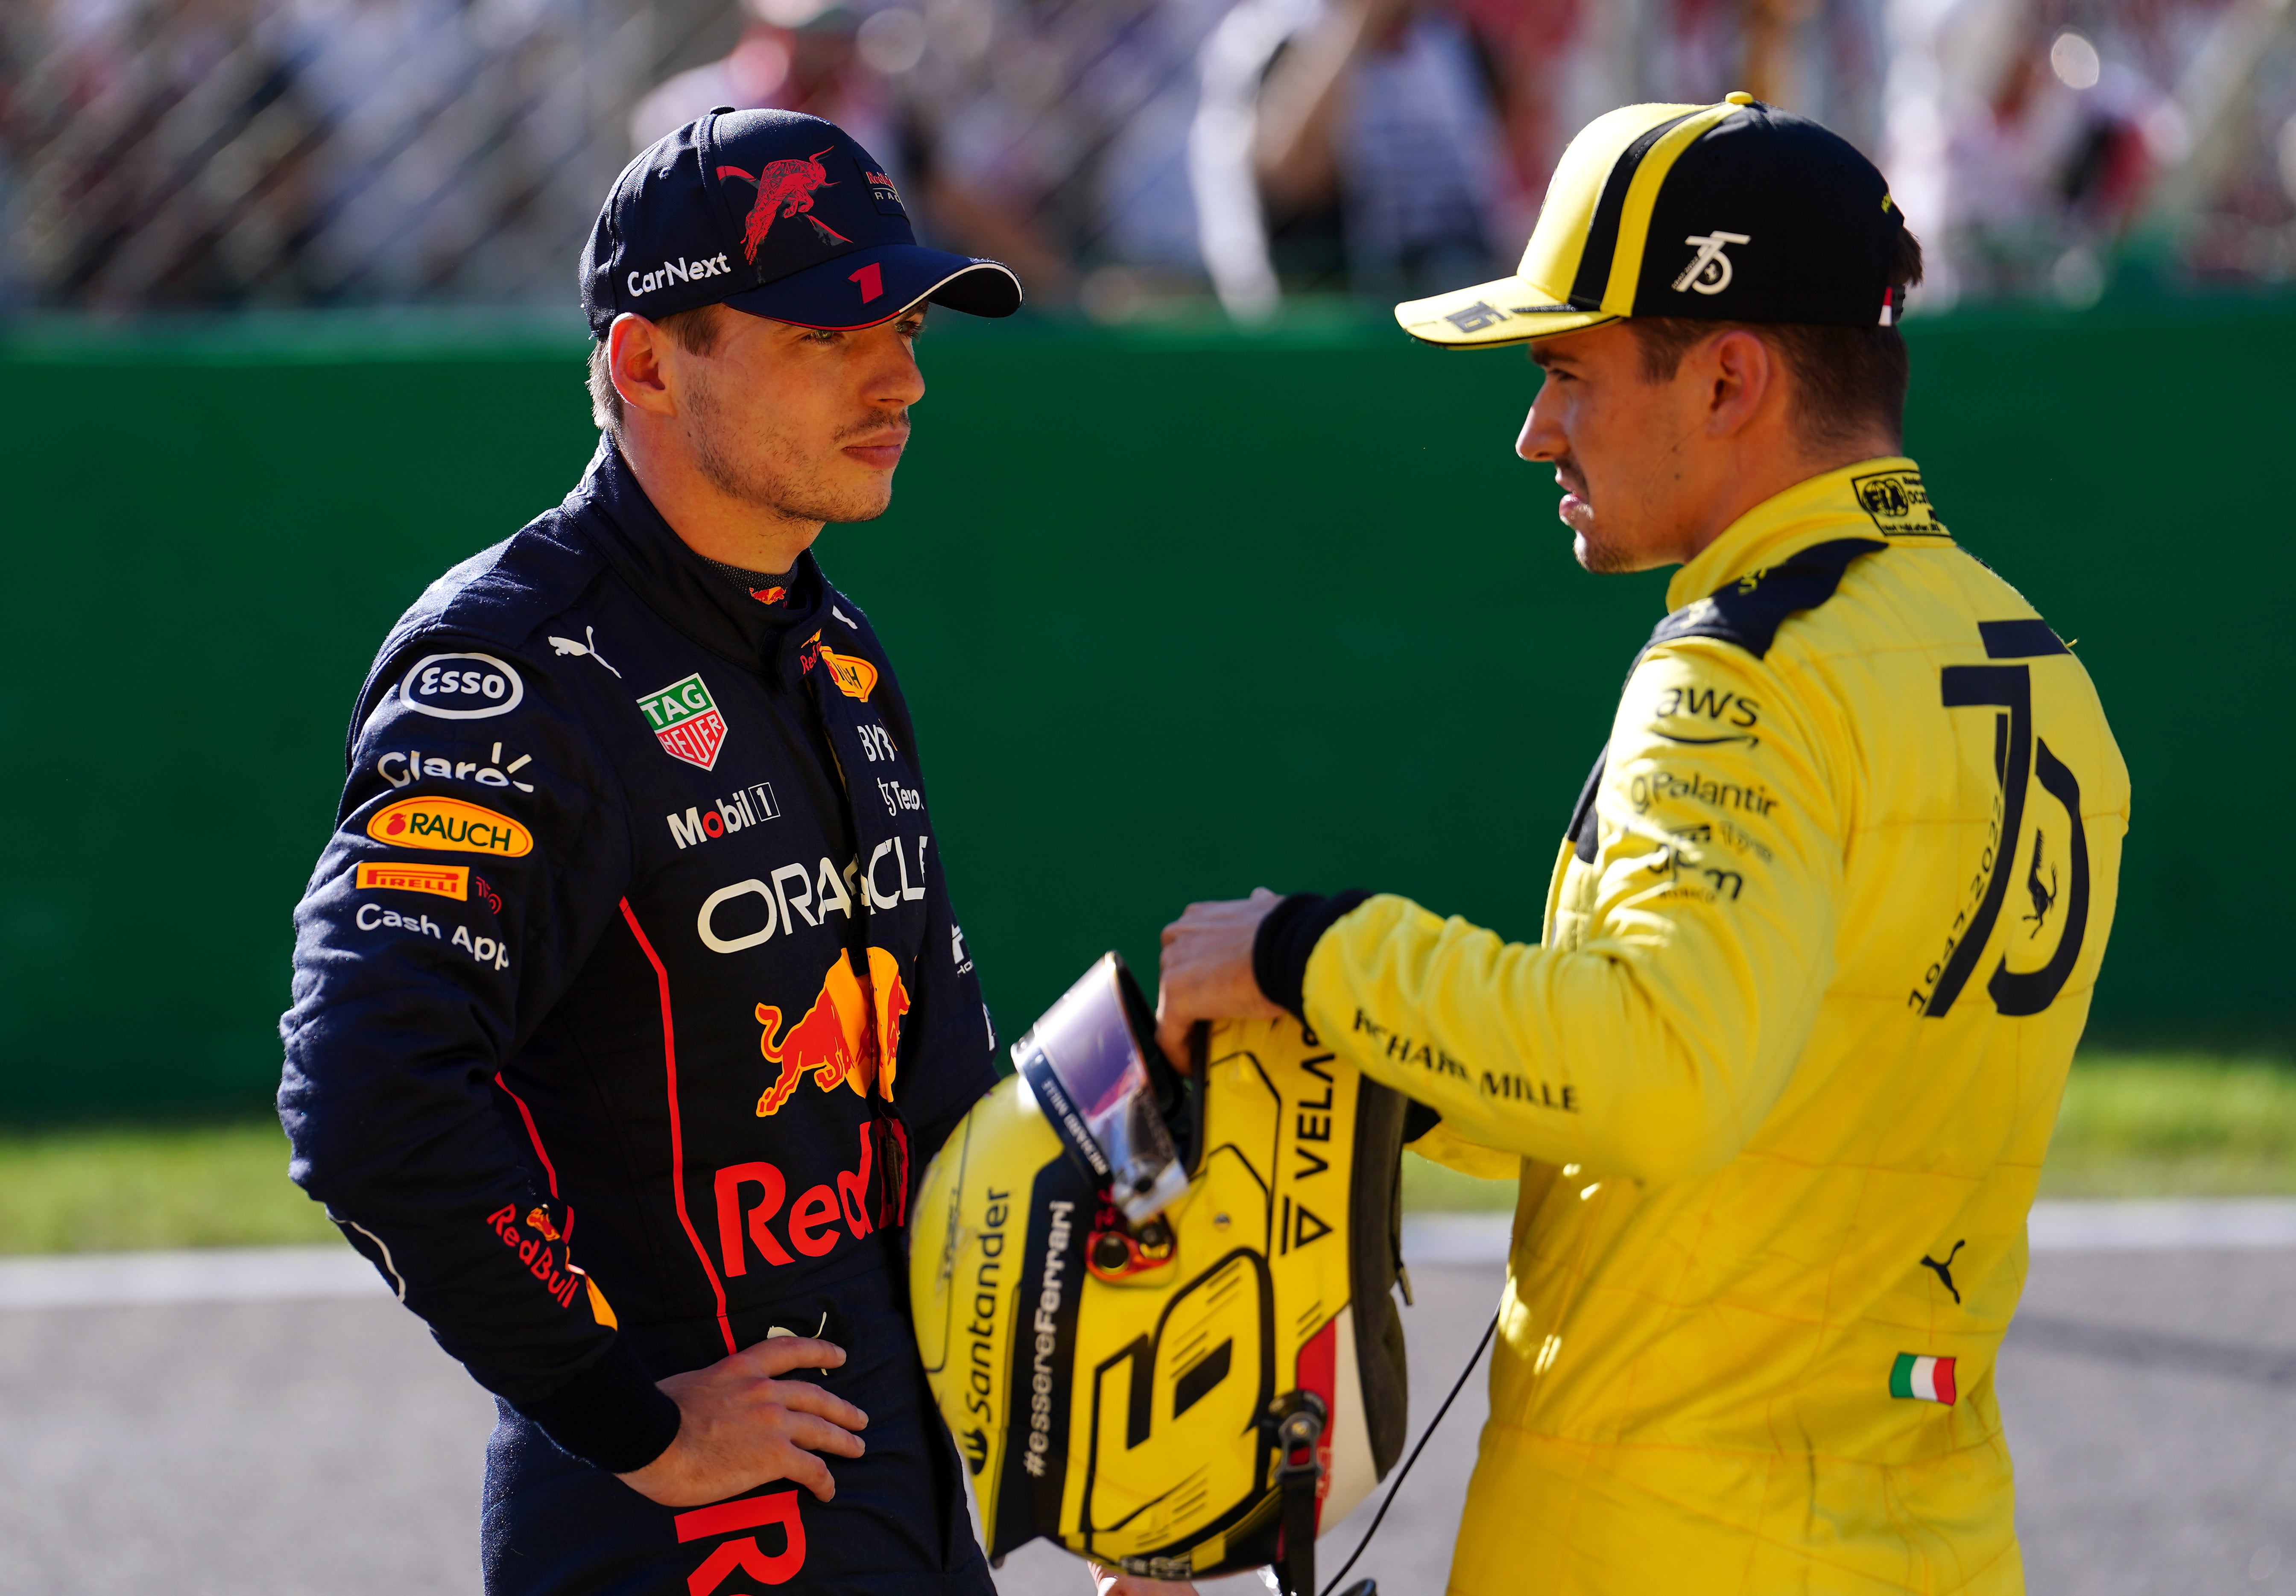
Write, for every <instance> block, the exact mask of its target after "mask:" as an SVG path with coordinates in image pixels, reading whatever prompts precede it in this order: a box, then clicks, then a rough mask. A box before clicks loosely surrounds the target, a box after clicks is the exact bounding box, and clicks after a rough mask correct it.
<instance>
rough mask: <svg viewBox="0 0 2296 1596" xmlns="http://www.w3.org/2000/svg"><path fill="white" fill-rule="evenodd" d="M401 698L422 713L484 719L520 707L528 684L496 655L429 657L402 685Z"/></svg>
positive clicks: (440, 717) (452, 718)
mask: <svg viewBox="0 0 2296 1596" xmlns="http://www.w3.org/2000/svg"><path fill="white" fill-rule="evenodd" d="M398 696H399V699H400V700H401V701H402V702H404V703H405V704H406V707H407V708H409V709H412V710H414V711H415V712H417V713H418V714H422V715H435V716H438V717H439V719H440V720H484V719H485V718H486V717H487V716H489V715H508V714H509V713H510V712H511V711H512V710H513V709H515V708H518V706H519V700H521V699H523V698H525V697H526V683H523V682H521V681H520V680H519V677H518V673H517V672H516V671H514V670H512V668H511V667H509V666H507V665H505V664H504V663H503V662H502V661H501V660H499V659H496V658H495V657H494V656H493V655H492V654H426V655H424V656H423V657H422V659H418V660H416V661H415V662H414V669H412V670H410V671H408V672H407V673H406V677H405V679H404V680H402V681H401V682H400V683H398Z"/></svg>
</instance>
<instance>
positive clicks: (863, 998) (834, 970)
mask: <svg viewBox="0 0 2296 1596" xmlns="http://www.w3.org/2000/svg"><path fill="white" fill-rule="evenodd" d="M908 1011H909V992H908V988H907V987H906V986H904V985H903V984H902V981H901V967H900V964H899V962H898V961H897V960H896V959H895V958H894V957H893V955H892V954H890V953H888V952H886V951H885V950H884V949H883V948H881V947H873V948H870V949H869V950H868V969H867V970H866V971H865V972H864V971H861V970H856V969H855V968H854V966H853V956H852V955H851V954H847V953H840V954H838V956H837V962H835V963H833V964H832V965H831V966H830V967H829V972H828V974H826V975H824V977H823V978H822V981H821V994H820V995H819V996H817V997H816V998H815V999H814V1000H813V1006H812V1007H811V1008H809V1009H808V1010H807V1011H805V1014H804V1016H803V1017H802V1018H800V1019H798V1020H797V1021H796V1022H795V1023H794V1024H792V1025H791V1027H789V1029H788V1030H786V1031H782V1030H781V1025H782V1011H781V1010H779V1009H778V1008H776V1007H775V1006H774V1005H773V1004H772V1003H759V1004H758V1024H759V1025H761V1026H763V1027H765V1034H764V1035H761V1036H759V1037H758V1052H762V1053H763V1054H764V1055H765V1057H766V1062H767V1063H768V1064H772V1065H774V1066H775V1068H778V1069H779V1071H780V1074H779V1075H778V1076H775V1079H774V1083H773V1084H771V1085H769V1086H767V1088H766V1090H765V1093H764V1095H763V1096H761V1097H759V1098H758V1118H760V1119H763V1118H766V1117H768V1116H770V1115H774V1114H778V1113H780V1112H781V1110H782V1105H783V1104H784V1103H786V1102H788V1101H789V1100H790V1094H791V1093H793V1092H795V1091H796V1090H797V1084H798V1080H799V1077H800V1076H803V1075H804V1074H805V1073H806V1071H808V1070H811V1071H812V1072H813V1084H815V1085H816V1086H818V1087H820V1088H821V1089H822V1090H823V1091H824V1092H834V1091H836V1090H837V1088H838V1087H839V1086H840V1085H846V1086H850V1087H851V1088H852V1089H853V1092H854V1094H855V1095H856V1096H857V1097H867V1096H868V1095H869V1089H870V1088H871V1087H872V1086H874V1087H875V1088H876V1089H877V1094H878V1095H879V1096H880V1097H881V1098H883V1099H884V1100H885V1101H887V1102H890V1101H892V1100H893V1075H894V1071H895V1067H896V1064H895V1061H896V1060H897V1059H898V1057H899V1054H900V1050H901V1017H902V1016H903V1015H905V1014H906V1013H907V1012H908ZM777 1031H780V1032H781V1035H780V1036H779V1037H778V1039H777V1038H776V1037H775V1032H777Z"/></svg>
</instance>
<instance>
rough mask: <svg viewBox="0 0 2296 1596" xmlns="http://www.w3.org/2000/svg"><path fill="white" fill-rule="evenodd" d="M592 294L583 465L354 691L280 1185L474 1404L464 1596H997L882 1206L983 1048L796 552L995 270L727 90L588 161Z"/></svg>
mask: <svg viewBox="0 0 2296 1596" xmlns="http://www.w3.org/2000/svg"><path fill="white" fill-rule="evenodd" d="M583 299H584V305H585V308H586V311H587V313H588V316H589V322H590V328H591V331H592V332H593V333H594V335H595V337H596V339H597V340H598V341H597V345H596V348H595V349H594V352H593V356H592V360H591V383H590V386H591V393H592V396H593V399H594V407H595V410H596V413H597V418H598V421H599V424H600V426H601V428H602V430H603V434H604V436H603V438H601V440H600V443H599V446H598V452H597V454H596V456H595V457H594V459H593V461H592V462H591V464H590V468H589V470H588V472H587V473H586V475H585V476H584V478H583V479H582V481H581V484H580V485H579V486H578V487H577V488H576V489H575V490H574V492H573V493H572V494H571V495H569V496H568V498H567V499H566V501H565V502H564V503H562V504H561V505H560V506H559V507H558V508H557V509H555V510H553V511H551V512H548V513H546V514H545V515H543V516H541V517H540V518H539V519H537V520H535V521H533V522H532V523H531V524H529V526H527V527H526V528H524V529H523V530H521V531H520V532H519V533H518V534H517V535H516V536H513V537H512V538H511V539H509V541H507V542H505V543H502V544H496V546H495V547H493V548H490V549H488V550H487V551H486V552H483V553H481V554H479V555H477V556H476V557H474V558H472V559H471V560H469V561H465V562H464V563H463V564H462V565H459V566H457V567H455V569H453V570H451V571H449V572H447V574H446V575H445V576H444V577H440V578H439V580H438V581H437V582H434V583H433V584H432V585H430V588H429V589H428V590H427V591H426V592H424V593H423V594H422V597H421V598H420V599H419V600H417V601H416V602H415V604H414V608H413V609H411V610H408V611H407V612H406V616H405V617H404V618H402V619H401V620H400V621H399V623H398V626H396V627H395V628H394V629H393V630H392V632H391V634H390V635H389V638H388V639H387V640H386V641H385V642H384V643H383V646H382V650H381V653H380V654H378V655H377V656H376V659H375V664H374V668H373V672H372V673H371V674H370V675H369V676H368V678H367V682H366V684H365V687H364V688H363V689H362V690H361V692H360V693H359V698H358V705H357V714H356V717H355V719H354V722H353V729H352V732H351V734H350V739H349V749H348V761H347V763H348V773H349V775H348V783H347V785H346V787H345V789H344V791H343V797H342V803H341V806H340V811H339V815H338V822H337V826H336V831H335V834H334V836H333V838H332V840H331V841H330V842H329V844H328V847H327V849H326V851H325V853H324V855H321V857H320V860H319V864H318V868H317V870H316V872H315V873H314V874H313V876H312V878H311V883H310V886H309V888H308V890H307V894H306V896H305V897H304V899H303V902H302V904H301V906H300V908H299V910H298V911H297V914H296V930H297V937H296V954H295V966H296V973H295V988H294V999H295V1002H294V1007H293V1008H292V1009H291V1010H290V1011H288V1013H287V1015H286V1017H285V1019H284V1020H283V1027H282V1028H283V1032H284V1035H285V1041H286V1071H285V1079H284V1084H283V1086H282V1088H281V1091H280V1112H281V1117H282V1118H283V1120H284V1122H285V1124H286V1127H287V1131H288V1134H289V1136H290V1138H291V1140H292V1142H293V1144H294V1163H293V1166H292V1174H293V1176H294V1179H295V1180H296V1181H297V1182H298V1183H299V1184H300V1185H302V1186H303V1187H304V1188H305V1190H307V1191H308V1192H309V1193H310V1194H311V1195H312V1196H313V1197H315V1198H316V1199H320V1200H321V1201H323V1202H324V1203H325V1204H326V1205H327V1210H328V1213H329V1215H330V1216H331V1217H332V1218H333V1219H334V1221H335V1222H336V1224H339V1225H340V1227H341V1228H342V1230H343V1232H344V1234H345V1235H346V1236H347V1237H348V1239H349V1240H350V1243H351V1245H352V1246H353V1247H355V1248H357V1249H358V1250H359V1251H360V1252H361V1253H362V1254H363V1255H365V1256H366V1257H367V1258H368V1259H369V1260H370V1261H371V1262H373V1264H374V1265H375V1266H376V1268H377V1269H379V1270H380V1271H381V1273H383V1275H384V1276H385V1277H386V1279H387V1280H388V1281H389V1283H390V1285H391V1286H392V1288H393V1289H395V1290H396V1291H397V1292H398V1296H399V1298H400V1300H401V1301H403V1302H404V1303H406V1305H407V1306H408V1307H409V1308H412V1309H413V1310H414V1312H415V1313H417V1314H421V1315H422V1317H423V1318H424V1319H425V1320H426V1321H428V1322H429V1323H430V1328H431V1330H432V1332H433V1333H434V1334H435V1335H436V1336H437V1338H438V1339H439V1344H440V1345H441V1346H444V1347H445V1348H446V1349H447V1352H449V1353H450V1354H452V1355H454V1356H455V1357H456V1358H459V1359H460V1360H462V1362H463V1364H464V1366H465V1367H467V1368H468V1369H469V1370H470V1371H471V1376H472V1377H473V1378H474V1379H477V1380H478V1381H479V1382H480V1384H481V1385H483V1386H485V1387H487V1388H488V1389H489V1390H490V1391H492V1392H494V1393H495V1394H496V1399H497V1402H498V1405H499V1408H500V1413H501V1421H500V1423H499V1425H498V1426H497V1428H496V1431H495V1434H494V1438H493V1441H492V1444H491V1445H490V1448H489V1451H488V1464H487V1480H486V1493H485V1508H484V1530H483V1547H482V1554H483V1559H484V1563H485V1570H486V1584H487V1589H488V1591H489V1592H497V1593H501V1596H510V1593H512V1592H516V1593H519V1596H525V1593H529V1592H536V1593H538V1592H550V1593H552V1596H571V1593H573V1592H671V1591H679V1592H690V1593H691V1596H709V1593H710V1592H718V1591H722V1592H728V1593H731V1592H755V1591H756V1590H757V1589H758V1587H760V1586H764V1585H778V1586H783V1587H784V1588H786V1589H788V1590H790V1591H792V1592H829V1591H867V1592H872V1593H873V1596H897V1593H900V1592H986V1591H988V1590H990V1589H991V1586H990V1584H989V1581H988V1572H987V1569H986V1567H985V1566H984V1563H983V1560H982V1558H981V1554H980V1549H979V1547H978V1545H977V1544H976V1543H975V1542H974V1540H973V1538H972V1532H971V1529H970V1527H969V1524H968V1520H967V1517H966V1513H965V1508H964V1493H963V1485H962V1469H961V1467H960V1465H959V1464H958V1462H957V1460H956V1457H955V1453H954V1451H953V1450H952V1448H951V1446H950V1445H949V1442H948V1440H947V1432H946V1431H945V1430H944V1429H943V1428H942V1427H941V1425H940V1423H939V1419H938V1417H937V1415H936V1414H935V1412H934V1408H933V1405H932V1401H931V1396H930V1395H929V1393H928V1392H927V1389H926V1387H925V1381H924V1377H923V1374H922V1370H921V1369H920V1367H919V1363H918V1358H917V1352H916V1347H915V1345H914V1341H913V1339H912V1337H911V1333H910V1330H909V1314H908V1310H907V1305H906V1297H905V1295H904V1287H903V1278H904V1267H905V1265H904V1263H903V1258H902V1238H901V1235H900V1231H901V1227H902V1225H903V1224H904V1222H905V1218H906V1207H907V1201H908V1197H909V1193H910V1188H911V1172H912V1171H921V1170H922V1168H923V1166H924V1165H925V1163H926V1161H927V1160H928V1159H930V1158H931V1156H932V1153H933V1151H934V1150H935V1149H936V1148H937V1147H938V1146H939V1143H940V1142H941V1140H942V1138H943V1137H944V1136H945V1135H946V1134H947V1132H948V1130H949V1129H950V1127H951V1126H953V1125H955V1122H956V1121H957V1119H958V1118H959V1117H961V1116H962V1115H963V1114H964V1110H965V1109H967V1108H968V1107H970V1106H971V1105H972V1102H973V1101H974V1100H975V1099H976V1098H978V1097H979V1096H980V1093H983V1092H984V1091H986V1090H987V1089H988V1087H989V1086H990V1085H991V1084H993V1083H994V1081H995V1079H996V1075H995V1070H994V1067H993V1064H992V1057H993V1053H994V1049H995V1037H994V1035H993V1031H992V1028H991V1026H990V1023H989V1020H988V1012H987V1010H986V1009H985V1008H984V1006H983V1004H982V1003H981V997H980V986H979V982H978V979H977V978H976V977H975V976H974V974H973V969H972V962H971V961H970V959H969V958H968V957H967V954H966V951H965V945H964V936H963V933H962V932H961V931H960V930H959V929H958V927H957V924H956V921H955V918H954V916H953V914H952V913H951V910H950V906H949V901H948V894H947V889H946V887H945V885H944V878H943V875H942V871H941V860H940V850H939V845H938V841H937V839H936V837H935V834H934V831H933V828H932V824H931V819H930V812H929V811H928V809H927V808H926V806H925V800H924V796H923V794H924V785H923V782H922V780H921V779H920V777H919V775H918V769H917V762H916V754H915V738H914V732H913V730H912V727H911V724H910V719H909V714H908V710H907V708H906V705H905V704H904V702H903V700H902V696H901V692H900V689H899V687H898V683H896V682H895V680H894V677H893V673H892V669H891V667H890V665H889V664H888V662H887V660H886V657H885V652H884V650H883V648H882V646H881V644H880V643H879V642H878V640H877V637H876V635H875V634H874V633H873V632H872V630H871V629H870V626H869V623H868V621H867V619H866V618H865V617H864V615H863V613H862V610H861V608H860V606H859V605H857V604H856V603H855V602H853V601H852V600H851V599H850V598H849V597H847V596H845V595H844V594H843V593H840V592H839V591H838V590H837V589H835V588H834V587H832V586H831V585H829V583H828V582H827V580H826V579H825V578H824V576H823V574H822V571H821V568H820V567H819V565H818V564H816V561H815V560H814V557H813V555H812V553H811V552H810V550H811V547H812V544H813V542H814V540H815V539H816V537H817V536H819V535H820V533H821V529H822V527H823V524H824V522H828V521H839V522H847V521H865V520H871V519H872V518H873V517H875V516H878V515H881V514H882V513H883V512H884V511H885V508H886V506H887V504H888V503H890V499H891V496H892V482H893V471H894V467H895V466H896V465H897V464H898V462H899V460H900V456H901V450H902V447H903V446H904V445H905V444H906V441H907V438H908V435H909V407H910V406H911V405H914V404H915V403H916V402H917V400H918V399H920V398H922V397H923V394H924V391H925V390H924V383H923V381H922V378H921V377H920V376H919V373H918V369H917V364H916V359H915V355H914V341H915V340H916V337H917V334H918V331H919V330H920V328H921V326H922V323H923V320H924V313H925V308H926V306H927V303H928V302H931V303H934V304H939V305H942V306H946V307H949V308H951V309H955V310H959V311H965V312H969V313H971V314H973V315H992V316H1002V315H1010V314H1011V313H1012V312H1013V310H1014V309H1015V308H1017V307H1018V306H1019V304H1020V301H1021V290H1020V284H1019V282H1017V281H1016V280H1015V278H1014V277H1013V274H1012V273H1011V272H1010V271H1009V270H1007V269H1006V268H1005V267H1004V266H1000V265H997V264H996V263H995V262H992V261H983V260H974V259H971V258H965V257H963V256H955V255H947V254H943V253H941V252H939V251H937V250H927V249H922V248H920V247H919V246H918V245H917V243H916V242H915V240H914V234H913V233H912V232H911V230H910V226H909V223H908V220H907V218H906V216H905V215H904V213H903V210H902V207H901V201H900V198H899V195H898V192H896V191H895V189H894V187H893V185H892V184H890V182H889V181H887V179H886V178H885V176H883V172H882V168H880V167H879V166H878V165H877V163H876V162H875V161H873V160H871V159H870V157H869V155H868V154H867V152H866V151H864V150H862V148H861V147H860V146H859V145H858V144H857V143H854V141H853V140H852V139H850V138H849V137H847V136H846V135H844V134H843V133H842V132H841V131H840V130H839V129H838V128H837V127H833V126H832V125H831V124H829V123H826V122H824V121H821V120H819V119H816V118H812V117H805V116H798V115H793V114H791V113H787V112H781V111H744V112H740V113H729V112H728V111H726V110H717V111H713V112H712V113H711V114H709V116H705V117H703V118H701V119H700V120H698V121H696V122H693V123H691V124H689V125H688V126H686V127H682V128H680V129H679V130H678V131H677V132H676V133H674V134H672V135H669V136H668V137H667V138H665V139H663V140H662V141H661V142H660V143H657V144H655V145H654V146H653V147H652V148H651V149H649V150H648V151H646V152H645V153H644V155H642V156H640V157H639V158H638V159H637V160H635V161H634V162H632V163H631V165H630V167H629V168H628V169H627V170H626V171H625V172H624V173H623V174H622V175H621V177H620V178H619V181H617V183H616V184H615V185H614V189H613V192H612V194H611V197H610V198H609V200H608V201H607V202H606V205H605V208H604V209H603V212H602V213H601V214H600V216H599V218H598V222H597V225H596V227H595V228H594V231H593V233H592V235H591V240H590V244H589V250H588V255H587V259H586V266H585V270H584V275H583ZM793 1375H801V1376H802V1378H785V1377H790V1376H793ZM832 1462H833V1464H834V1467H833V1469H832Z"/></svg>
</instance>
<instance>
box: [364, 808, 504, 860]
mask: <svg viewBox="0 0 2296 1596" xmlns="http://www.w3.org/2000/svg"><path fill="white" fill-rule="evenodd" d="M366 834H367V835H368V836H370V837H372V838H373V839H375V840H376V841H377V842H388V843H392V844H395V845H396V846H398V847H434V848H447V849H452V850H455V851H456V852H460V853H471V854H495V855H499V856H501V857H503V858H504V859H517V858H522V857H523V856H525V855H528V854H530V853H532V852H533V851H534V834H533V833H532V832H530V831H528V830H527V829H526V828H525V827H524V826H522V825H521V824H519V823H518V822H516V821H514V820H512V818H511V817H510V816H509V815H507V814H496V812H495V811H494V810H492V809H488V808H483V807H481V806H479V805H477V804H466V803H464V802H463V800H462V799H460V798H401V799H399V800H398V802H397V803H395V804H390V805H387V806H384V807H382V808H381V809H378V810H376V811H375V812H374V818H373V819H372V820H370V821H368V822H367V823H366Z"/></svg>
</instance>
